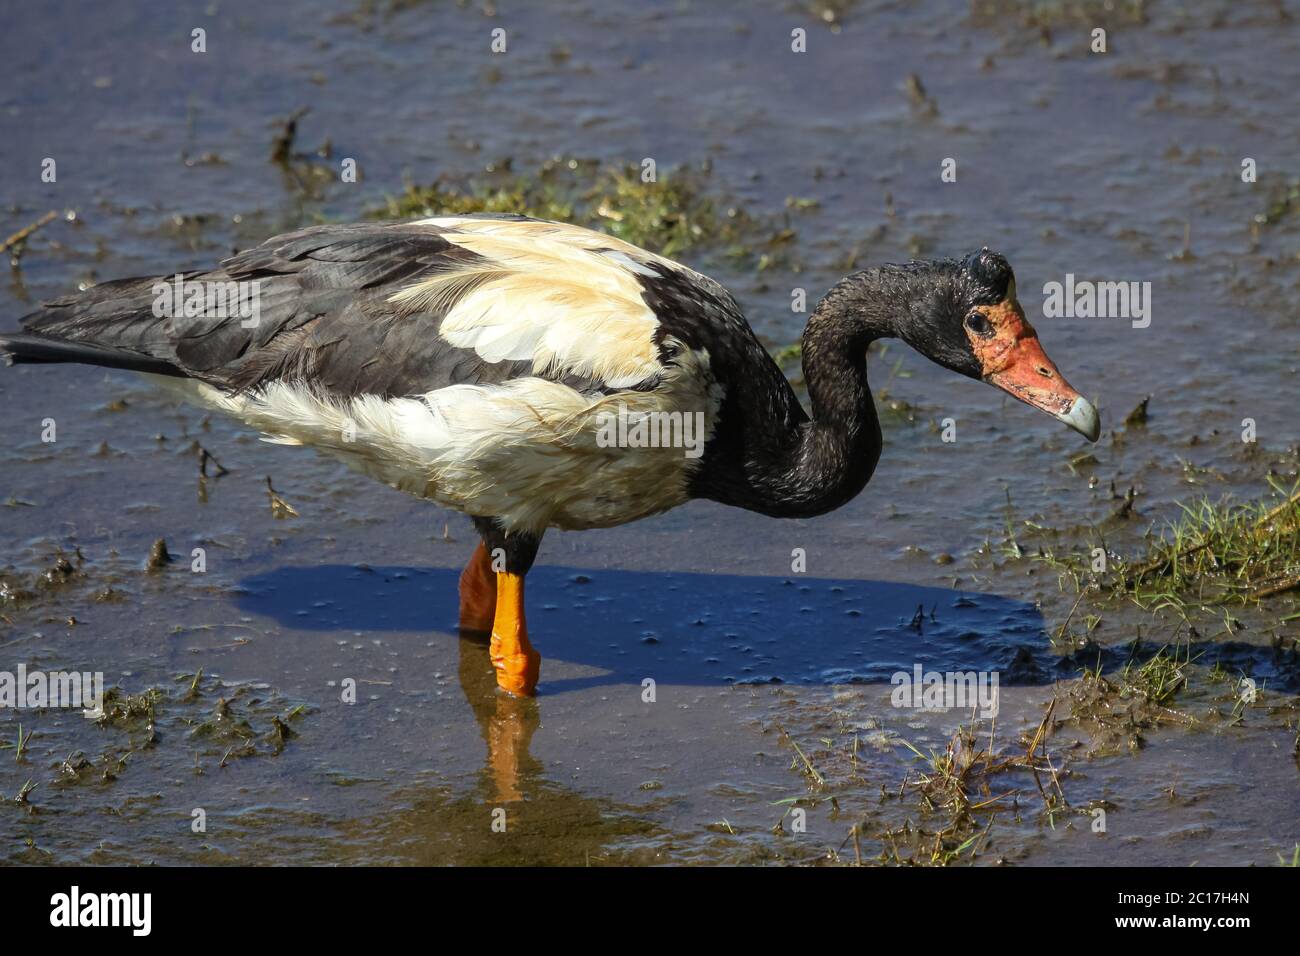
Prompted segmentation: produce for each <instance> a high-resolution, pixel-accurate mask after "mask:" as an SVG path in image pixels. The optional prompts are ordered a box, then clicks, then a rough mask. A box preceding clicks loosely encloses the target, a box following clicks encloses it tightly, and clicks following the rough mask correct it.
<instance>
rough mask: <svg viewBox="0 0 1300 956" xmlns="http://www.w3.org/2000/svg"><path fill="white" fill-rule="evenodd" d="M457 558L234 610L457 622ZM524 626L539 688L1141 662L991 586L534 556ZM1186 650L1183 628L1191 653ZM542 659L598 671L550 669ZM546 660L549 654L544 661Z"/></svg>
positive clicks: (253, 585)
mask: <svg viewBox="0 0 1300 956" xmlns="http://www.w3.org/2000/svg"><path fill="white" fill-rule="evenodd" d="M458 577H459V572H458V571H456V570H453V569H445V568H417V567H369V566H364V565H362V566H353V565H320V566H314V567H302V566H298V567H292V566H291V567H282V568H277V569H275V570H273V571H269V572H266V573H264V574H260V575H256V576H253V577H250V578H247V579H245V580H244V581H243V582H241V587H240V596H239V598H238V604H239V607H240V609H241V610H243V611H245V612H248V613H255V614H259V615H263V616H265V617H269V618H271V619H273V620H276V621H278V622H279V623H280V624H282V625H284V626H287V627H293V628H295V629H300V630H309V631H312V630H320V631H334V630H340V631H342V630H346V631H369V632H373V631H392V632H402V631H411V632H414V633H418V634H422V635H423V634H426V633H427V632H429V631H430V630H433V631H442V632H446V633H448V634H449V639H451V638H450V635H451V634H454V633H455V630H456V629H455V621H456V617H457V605H456V601H457V582H458ZM528 581H529V628H530V631H531V634H532V637H533V643H534V644H535V646H536V647H537V648H538V650H539V651H540V652H541V654H542V659H543V662H544V665H543V674H542V684H541V686H540V693H541V694H542V695H543V696H546V695H549V694H555V693H561V692H564V691H569V690H578V689H584V688H591V687H600V686H606V685H616V684H629V683H631V684H638V683H640V682H641V681H642V680H643V679H644V678H645V677H653V678H654V679H655V680H656V681H658V682H660V683H671V684H679V685H713V684H724V685H725V684H765V683H789V684H844V683H862V684H875V683H880V684H888V683H889V680H890V677H891V676H892V675H893V674H895V673H897V672H899V671H904V672H908V673H911V672H912V670H913V668H914V667H915V666H916V665H918V664H919V665H920V666H921V667H922V668H924V669H925V670H927V671H931V670H933V671H940V672H945V671H972V670H973V671H988V672H997V673H998V674H999V682H1000V684H1001V686H1004V687H1006V686H1037V685H1043V684H1048V683H1051V682H1053V681H1055V680H1058V679H1065V678H1071V677H1077V676H1079V674H1080V672H1081V671H1082V670H1083V669H1084V668H1091V669H1096V668H1098V667H1099V668H1100V669H1101V670H1102V671H1103V672H1107V673H1108V672H1111V671H1114V670H1117V669H1119V668H1122V667H1124V666H1125V664H1127V663H1129V662H1130V661H1132V662H1135V663H1138V664H1140V663H1142V662H1144V661H1146V660H1148V659H1149V658H1150V657H1151V656H1153V655H1155V654H1156V653H1158V652H1159V651H1160V649H1161V644H1160V643H1159V642H1154V641H1153V642H1148V643H1144V644H1142V645H1140V646H1139V647H1137V648H1134V647H1133V645H1132V643H1131V641H1130V640H1129V639H1128V637H1127V635H1126V636H1125V639H1124V641H1123V643H1120V642H1118V641H1112V642H1111V643H1110V644H1108V645H1107V644H1100V643H1098V644H1091V645H1089V646H1087V647H1085V648H1082V649H1077V650H1074V651H1072V652H1071V653H1069V654H1065V653H1063V652H1062V651H1063V649H1062V648H1059V647H1054V646H1053V644H1052V641H1051V638H1050V635H1049V634H1048V633H1047V630H1046V628H1045V626H1044V622H1043V618H1042V614H1041V612H1040V611H1039V609H1038V608H1037V607H1036V606H1035V605H1034V604H1030V603H1028V602H1025V601H1019V600H1015V599H1013V598H1007V597H1003V596H1000V595H996V594H988V593H981V592H972V591H956V590H950V589H947V588H934V587H923V586H918V585H912V584H904V583H894V582H885V581H863V580H847V579H843V580H841V579H827V578H809V577H804V576H796V577H791V578H776V577H754V576H748V577H747V576H740V575H727V574H695V573H676V572H645V571H624V570H593V569H580V568H568V567H557V566H539V567H537V568H535V569H534V570H533V571H532V573H531V574H530V575H529V578H528ZM1182 653H1186V638H1184V639H1183V651H1182ZM1191 656H1192V657H1193V658H1197V657H1198V656H1199V658H1200V663H1203V664H1205V665H1206V666H1213V665H1214V664H1216V663H1217V664H1219V665H1220V666H1222V667H1223V668H1225V669H1226V670H1228V671H1230V672H1232V673H1242V674H1246V675H1249V676H1252V677H1256V678H1263V679H1267V680H1269V681H1270V683H1271V684H1272V686H1274V687H1275V688H1276V689H1279V690H1285V689H1291V688H1296V687H1300V661H1297V659H1296V655H1295V653H1294V652H1292V653H1291V654H1290V655H1289V656H1288V655H1287V654H1286V653H1282V652H1279V651H1278V650H1277V649H1275V648H1273V647H1269V646H1263V645H1260V644H1255V643H1250V642H1246V641H1222V640H1213V639H1203V640H1193V641H1192V644H1191ZM546 661H564V662H568V663H571V664H577V665H582V669H583V671H588V670H596V671H599V673H594V674H593V673H585V672H584V673H580V674H576V675H569V676H564V675H562V676H560V677H558V679H557V678H552V679H548V678H547V668H546V666H545V662H546ZM550 670H551V672H552V674H554V672H555V668H554V667H552V668H550Z"/></svg>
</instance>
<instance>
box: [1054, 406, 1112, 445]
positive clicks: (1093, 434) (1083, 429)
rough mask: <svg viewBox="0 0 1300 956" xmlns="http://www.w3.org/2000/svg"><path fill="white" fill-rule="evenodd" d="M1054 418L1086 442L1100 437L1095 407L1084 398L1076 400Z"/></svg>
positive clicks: (1098, 419)
mask: <svg viewBox="0 0 1300 956" xmlns="http://www.w3.org/2000/svg"><path fill="white" fill-rule="evenodd" d="M1056 417H1057V418H1058V419H1060V420H1061V421H1063V422H1065V424H1067V425H1069V426H1070V427H1071V428H1073V429H1074V430H1075V431H1076V432H1078V433H1079V434H1080V435H1082V436H1083V437H1084V438H1086V439H1088V441H1096V440H1097V439H1098V438H1100V437H1101V417H1100V416H1099V415H1098V414H1097V407H1096V406H1095V405H1093V404H1092V402H1090V401H1088V400H1087V399H1086V398H1083V397H1079V398H1076V399H1075V400H1074V402H1073V403H1072V404H1071V405H1070V407H1069V409H1068V410H1066V411H1064V412H1062V413H1061V414H1060V415H1057V416H1056Z"/></svg>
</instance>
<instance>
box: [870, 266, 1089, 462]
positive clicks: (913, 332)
mask: <svg viewBox="0 0 1300 956" xmlns="http://www.w3.org/2000/svg"><path fill="white" fill-rule="evenodd" d="M895 268H896V269H897V270H898V271H897V273H896V275H897V276H898V277H899V278H900V279H902V280H903V281H904V282H905V283H906V286H907V289H906V294H904V295H900V296H899V298H898V300H897V305H901V306H903V307H902V308H901V309H899V312H898V313H896V317H895V320H894V328H895V331H896V333H897V334H898V336H899V338H901V339H903V340H904V341H905V342H907V343H908V344H909V345H911V346H912V348H914V349H916V350H917V351H918V352H920V353H921V354H922V355H924V356H926V357H927V358H929V359H930V360H932V361H934V362H937V363H938V364H940V365H942V366H944V367H945V368H950V369H952V370H953V371H954V372H960V373H961V374H963V375H967V376H970V377H971V378H978V379H980V380H981V381H984V382H988V383H989V384H990V385H994V386H997V387H998V388H1000V389H1002V390H1004V391H1006V392H1008V393H1009V394H1011V395H1013V396H1014V397H1016V398H1018V399H1020V400H1021V401H1022V402H1026V403H1028V404H1030V405H1033V406H1034V407H1035V408H1040V409H1042V410H1043V411H1046V412H1047V413H1048V414H1050V415H1052V416H1054V417H1056V418H1059V419H1060V420H1062V421H1064V422H1065V423H1066V424H1067V425H1069V426H1070V427H1071V428H1074V429H1075V430H1076V431H1079V432H1080V433H1082V434H1083V435H1085V436H1086V437H1088V438H1089V439H1090V440H1092V441H1096V440H1097V435H1098V432H1099V424H1098V420H1097V412H1096V409H1095V408H1093V406H1092V404H1091V403H1090V402H1088V401H1087V399H1085V398H1083V397H1082V396H1081V395H1080V394H1079V393H1078V392H1076V391H1075V390H1074V389H1073V388H1071V387H1070V385H1069V383H1068V382H1066V381H1065V379H1064V378H1063V377H1062V376H1061V373H1060V372H1058V371H1057V370H1056V366H1055V365H1053V364H1052V361H1051V359H1049V358H1048V357H1047V355H1046V354H1045V353H1044V352H1043V349H1042V346H1041V345H1039V342H1038V333H1037V332H1035V331H1034V328H1033V326H1032V325H1030V324H1029V322H1028V321H1027V320H1026V319H1025V313H1024V310H1023V309H1022V308H1021V307H1020V303H1019V302H1018V301H1017V299H1016V277H1015V273H1014V272H1012V270H1011V265H1010V263H1008V262H1007V260H1006V259H1005V258H1004V257H1002V256H1000V255H998V254H997V253H996V252H991V251H990V250H989V249H988V248H987V247H986V248H984V249H981V250H979V251H978V252H972V253H971V254H970V255H968V256H966V257H965V258H964V259H960V260H955V259H943V260H939V261H935V262H917V263H909V264H908V265H907V266H900V267H895ZM885 271H887V270H882V272H885ZM901 291H902V290H900V292H901Z"/></svg>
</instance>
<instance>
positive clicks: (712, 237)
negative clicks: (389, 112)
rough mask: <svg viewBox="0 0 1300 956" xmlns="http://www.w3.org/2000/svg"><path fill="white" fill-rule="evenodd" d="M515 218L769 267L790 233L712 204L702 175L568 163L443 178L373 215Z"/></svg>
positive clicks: (499, 167)
mask: <svg viewBox="0 0 1300 956" xmlns="http://www.w3.org/2000/svg"><path fill="white" fill-rule="evenodd" d="M473 213H514V214H517V215H525V216H533V217H535V218H538V219H554V220H558V221H563V222H568V223H573V224H575V225H580V226H587V227H589V228H594V229H599V230H600V231H602V232H606V233H609V234H610V235H612V236H616V237H617V238H619V239H622V240H624V241H626V242H630V243H632V244H634V245H638V246H643V247H645V248H647V249H650V250H652V251H654V252H658V253H660V254H662V255H665V256H669V257H672V256H676V255H679V254H681V253H683V252H685V251H687V250H689V249H695V248H697V247H704V248H709V249H715V250H722V251H723V252H725V254H726V255H728V256H732V257H736V258H742V257H748V256H751V255H756V256H757V257H758V265H759V266H760V267H761V268H765V267H767V265H769V264H770V263H772V262H773V257H774V256H775V255H777V254H778V252H779V251H780V249H781V247H783V246H784V245H785V244H786V243H788V242H790V241H791V240H792V239H793V238H794V235H795V234H794V231H793V230H792V229H790V228H789V227H788V226H787V225H785V224H783V223H781V222H776V221H772V222H768V221H764V220H761V219H759V218H756V217H754V216H751V215H750V214H749V213H747V212H746V211H745V210H744V209H743V208H741V207H740V206H738V205H736V204H735V203H729V202H727V201H725V200H724V199H721V198H719V197H718V196H716V195H715V194H714V192H713V190H712V189H711V184H710V183H709V173H708V169H707V167H702V168H688V167H678V168H675V169H671V170H664V171H658V172H656V171H655V170H654V169H653V168H652V167H645V168H643V167H640V166H634V165H609V164H602V163H598V162H596V161H593V160H585V159H577V158H573V157H567V158H559V159H553V160H550V161H548V162H546V163H544V164H543V165H542V166H541V167H540V168H539V169H538V170H537V171H536V172H534V173H532V174H529V175H522V174H518V173H515V172H514V170H513V169H512V164H511V163H510V162H509V161H506V162H502V163H497V164H492V165H491V166H489V167H488V168H487V169H486V170H485V171H484V172H483V173H481V174H479V175H477V176H473V177H470V178H452V177H441V178H439V179H438V180H436V181H435V182H433V183H430V184H427V185H423V186H417V185H414V184H407V186H406V189H405V191H404V192H403V193H402V194H401V195H399V196H395V197H392V198H390V199H389V200H388V201H387V202H386V203H385V204H384V205H383V206H382V207H379V208H377V209H372V210H370V215H372V216H378V217H391V218H410V217H432V216H439V215H467V214H473Z"/></svg>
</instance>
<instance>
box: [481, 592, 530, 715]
mask: <svg viewBox="0 0 1300 956" xmlns="http://www.w3.org/2000/svg"><path fill="white" fill-rule="evenodd" d="M488 653H489V654H490V655H491V658H492V666H493V667H495V668H496V669H497V686H498V687H500V688H501V689H502V690H504V691H508V692H509V693H511V694H514V695H515V696H516V697H532V696H533V695H534V694H536V693H537V676H538V673H539V672H540V671H541V668H542V655H540V654H538V653H537V652H536V651H535V650H533V646H532V645H531V644H529V643H528V625H527V624H526V623H525V621H524V576H523V575H522V574H512V573H511V572H509V571H502V572H500V573H498V574H497V611H496V616H495V617H494V618H493V620H492V645H491V647H490V648H489V650H488Z"/></svg>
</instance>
